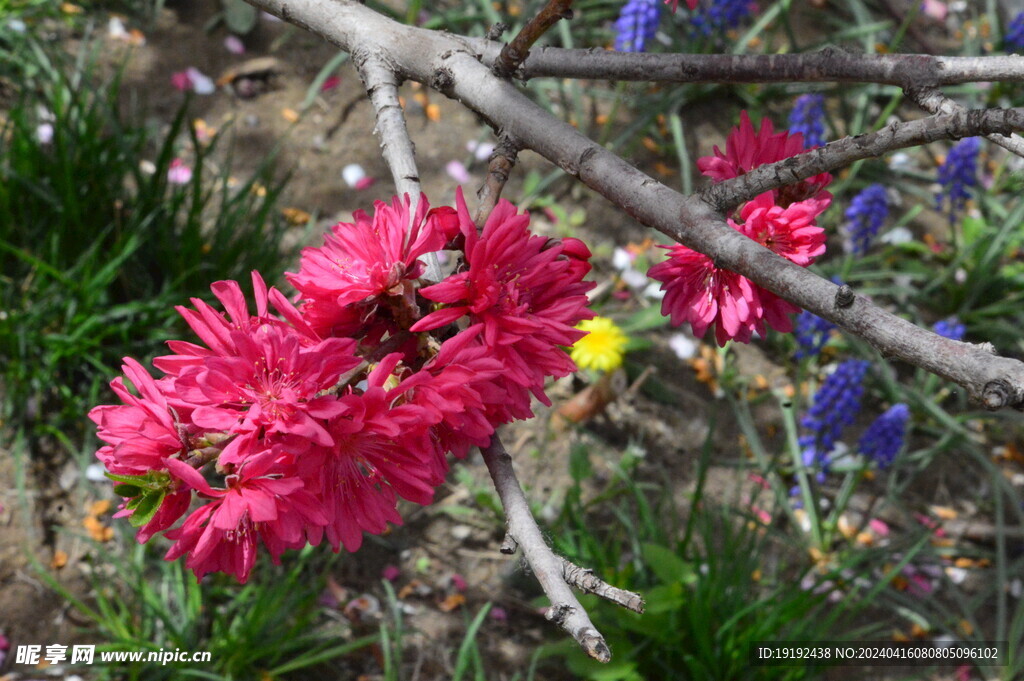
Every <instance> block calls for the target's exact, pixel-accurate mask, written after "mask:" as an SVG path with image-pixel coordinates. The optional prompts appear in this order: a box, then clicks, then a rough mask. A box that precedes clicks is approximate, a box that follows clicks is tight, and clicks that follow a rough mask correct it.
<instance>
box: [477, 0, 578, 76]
mask: <svg viewBox="0 0 1024 681" xmlns="http://www.w3.org/2000/svg"><path fill="white" fill-rule="evenodd" d="M560 19H572V0H548V4H546V5H544V9H542V10H541V11H540V12H539V13H538V14H537V16H535V17H534V18H533V19H530V21H529V22H528V23H527V24H526V26H523V28H522V30H520V31H519V33H518V34H517V35H516V37H515V38H513V39H512V42H510V43H509V44H508V45H505V46H504V47H502V48H501V52H499V53H498V58H497V59H496V60H495V61H494V73H495V75H497V76H498V77H499V78H508V77H509V76H511V75H512V74H513V73H514V72H515V70H516V69H517V68H519V65H520V64H522V63H523V60H524V59H526V58H527V57H529V56H530V48H531V47H533V44H534V43H535V42H537V40H538V39H539V38H540V37H541V36H542V35H544V33H545V32H547V30H548V29H549V28H551V27H552V26H554V25H555V24H557V23H558V21H559V20H560Z"/></svg>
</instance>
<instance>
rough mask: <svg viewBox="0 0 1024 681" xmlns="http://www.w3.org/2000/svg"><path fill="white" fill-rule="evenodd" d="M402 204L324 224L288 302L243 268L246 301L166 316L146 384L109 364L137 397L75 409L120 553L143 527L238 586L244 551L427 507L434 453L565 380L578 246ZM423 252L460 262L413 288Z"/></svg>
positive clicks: (465, 447) (582, 258) (489, 429)
mask: <svg viewBox="0 0 1024 681" xmlns="http://www.w3.org/2000/svg"><path fill="white" fill-rule="evenodd" d="M419 205H420V208H419V209H418V210H417V211H416V212H415V214H412V211H410V209H409V201H408V200H407V199H406V200H405V201H399V200H398V199H394V200H393V201H392V202H391V203H390V204H386V203H382V202H378V203H377V205H376V210H375V212H374V215H373V216H372V217H371V216H368V215H366V214H365V213H362V212H357V213H356V215H355V221H354V222H353V223H341V224H339V225H336V226H335V227H334V228H333V230H332V233H331V234H330V235H328V237H327V239H326V242H325V245H324V246H323V247H322V248H319V249H307V250H306V251H305V252H304V253H303V262H302V267H301V268H300V270H299V272H298V273H294V274H292V275H290V277H291V279H292V280H293V282H294V283H295V285H296V287H297V288H298V289H299V291H300V294H299V297H298V298H297V299H296V301H294V302H293V301H290V300H288V299H287V298H286V297H285V296H284V295H283V294H282V293H281V292H280V291H278V290H277V289H275V288H271V287H268V286H267V285H266V283H265V282H264V281H263V279H262V277H261V276H260V275H259V274H258V273H255V272H254V273H253V275H252V285H253V292H254V298H255V309H253V306H251V305H250V303H249V301H247V299H246V296H245V295H244V294H243V292H242V288H241V286H240V285H239V284H238V283H237V282H234V281H221V282H216V283H215V284H213V285H212V286H211V290H212V291H213V293H214V296H215V297H216V298H217V301H218V302H219V304H220V306H219V307H215V306H213V305H210V304H208V303H206V302H204V301H202V300H199V299H193V300H192V307H191V308H186V307H179V308H178V311H179V312H180V313H181V315H182V316H183V317H184V319H185V320H186V321H187V322H188V324H189V326H190V327H192V330H193V331H194V332H195V333H196V335H197V336H198V339H199V342H195V343H194V342H188V341H180V340H176V341H169V342H168V346H169V348H170V350H171V352H170V354H167V355H164V356H162V357H158V358H156V359H155V360H154V365H155V366H156V367H157V368H158V369H160V370H162V371H163V372H164V374H165V376H164V377H163V378H158V379H154V378H153V377H152V376H150V374H149V373H148V372H146V370H145V369H143V368H142V367H141V365H139V364H138V363H137V362H134V361H133V360H126V362H125V366H124V372H125V376H126V378H127V379H129V380H130V381H131V382H132V383H133V384H134V385H135V388H136V390H137V391H138V394H135V393H133V392H130V391H129V390H128V389H127V388H126V387H125V384H124V380H123V379H116V380H115V381H114V382H113V383H112V387H113V388H114V390H115V392H116V393H117V394H118V396H120V398H121V400H122V402H123V404H121V405H107V406H101V407H97V408H95V409H94V410H92V412H90V416H91V417H92V418H93V420H94V421H95V422H96V423H97V426H98V428H99V434H100V437H101V439H103V440H104V441H105V442H106V443H107V444H106V445H105V446H104V447H103V448H101V449H100V451H99V452H98V456H99V458H100V459H101V460H102V461H103V462H104V463H105V464H106V466H107V468H108V470H109V471H110V472H111V475H112V477H113V478H114V479H115V481H117V482H118V483H119V485H120V486H119V487H117V488H115V491H117V492H118V493H119V494H121V496H122V497H123V499H124V501H123V502H122V508H121V510H120V511H119V512H118V514H117V515H118V516H120V517H124V516H128V517H129V519H130V521H131V522H132V524H133V525H135V526H136V527H139V531H138V535H137V538H138V540H139V541H140V542H144V541H147V540H148V539H150V538H151V537H152V536H154V535H155V534H156V533H158V532H163V533H165V535H166V536H167V537H168V538H169V539H171V540H172V541H173V542H174V544H173V546H172V547H171V549H170V551H169V552H168V554H167V556H166V557H167V559H169V560H171V559H176V558H182V559H183V560H184V561H185V564H186V566H188V567H189V568H190V569H192V570H193V571H194V572H195V573H196V575H197V576H198V577H202V576H203V575H205V574H206V573H209V572H213V571H221V572H226V573H229V574H233V575H234V576H235V577H236V578H237V579H238V580H239V581H245V580H246V579H248V577H249V574H250V572H251V570H252V568H253V565H254V564H255V560H256V555H257V553H258V552H259V551H260V550H266V551H268V552H269V553H270V554H271V557H272V558H273V559H274V560H275V561H276V560H278V559H279V558H280V556H281V554H282V552H283V551H285V550H287V549H293V548H299V547H301V546H304V545H305V544H307V543H308V544H313V545H317V544H319V543H321V542H322V541H324V540H325V539H326V541H327V543H329V544H330V545H331V546H332V548H333V549H334V550H336V551H337V550H340V549H341V548H342V547H344V548H345V549H347V550H350V551H354V550H356V549H358V548H359V546H360V545H361V543H362V538H363V535H364V533H367V532H369V533H381V532H384V531H385V530H386V529H387V527H388V524H389V523H390V524H401V522H402V518H401V516H400V514H399V512H398V506H397V505H398V501H399V500H400V499H405V500H408V501H412V502H414V503H419V504H429V503H430V502H431V501H432V499H433V493H434V489H435V488H436V487H437V485H439V484H441V483H442V482H443V481H444V478H445V475H446V473H447V471H448V455H449V454H452V455H454V456H455V457H463V456H465V455H466V454H467V453H468V451H469V448H470V447H471V446H474V445H476V446H486V445H487V444H488V443H489V442H490V439H491V436H492V435H493V433H494V429H495V428H496V427H497V426H498V425H500V424H502V423H506V422H508V421H511V420H513V419H516V418H526V417H528V416H531V415H532V413H531V410H530V396H531V394H534V395H536V396H538V397H539V398H540V399H542V400H546V397H545V396H544V392H543V387H544V381H545V380H546V379H547V378H549V377H552V376H563V375H565V374H567V373H568V372H570V371H573V370H574V369H575V365H574V364H573V363H572V361H571V359H570V358H569V356H568V354H567V353H566V351H565V349H564V348H565V347H566V346H569V345H571V344H572V343H573V342H574V341H575V340H576V339H577V338H578V337H579V336H580V335H581V332H579V331H577V330H576V329H574V328H573V327H574V326H575V325H576V324H577V323H578V322H579V321H580V320H581V319H585V318H589V317H590V316H591V314H592V313H590V311H589V310H588V309H587V307H586V305H587V296H586V292H587V290H588V289H589V288H590V287H591V286H592V284H590V283H587V282H584V281H583V277H584V276H585V275H586V274H587V272H588V271H589V269H590V265H589V263H588V262H587V259H588V258H589V256H590V252H589V250H588V249H587V248H586V246H585V245H583V243H582V242H580V241H578V240H576V239H564V240H558V239H548V238H545V237H541V236H535V235H533V234H531V233H530V231H529V228H528V224H529V216H528V215H525V214H524V215H520V214H519V213H518V211H516V209H515V208H514V207H513V206H512V205H511V204H509V203H508V202H502V203H501V204H499V206H498V207H497V209H496V210H495V211H494V213H493V215H492V218H491V220H489V221H488V224H487V225H486V226H485V227H484V230H483V233H482V234H478V233H477V231H476V228H475V226H474V225H473V223H472V220H471V219H470V217H469V211H468V210H467V208H466V205H465V202H464V200H463V199H462V195H461V193H459V195H458V202H457V208H451V207H447V206H443V207H440V208H435V209H433V210H430V209H429V206H428V204H427V202H426V200H425V199H423V200H422V201H421V202H420V204H419ZM442 248H450V249H454V250H461V251H462V263H463V265H462V266H461V269H459V270H457V271H456V272H455V273H454V274H452V275H450V276H448V277H447V278H446V279H444V280H443V281H441V282H440V283H437V284H434V285H428V284H430V282H424V281H422V280H421V275H422V274H423V269H424V267H423V265H422V264H421V263H420V262H419V257H420V256H422V255H423V254H425V253H430V252H432V251H437V250H440V249H442ZM432 304H436V305H435V307H434V309H432V310H431V309H430V308H431V305H432ZM454 321H462V322H464V323H461V324H459V325H455V324H452V322H454ZM385 347H386V348H387V352H388V354H386V355H385V356H383V357H380V355H381V354H383V352H382V351H383V348H385ZM197 499H198V500H200V501H201V502H202V503H201V504H200V505H199V506H198V507H195V506H194V502H195V501H196V500H197ZM190 508H193V510H192V512H191V513H189V509H190ZM183 516H186V517H185V519H184V521H183V522H182V523H181V524H180V525H179V526H177V527H173V526H174V525H175V523H177V522H178V521H179V520H180V519H181V518H182V517H183ZM261 547H262V549H261Z"/></svg>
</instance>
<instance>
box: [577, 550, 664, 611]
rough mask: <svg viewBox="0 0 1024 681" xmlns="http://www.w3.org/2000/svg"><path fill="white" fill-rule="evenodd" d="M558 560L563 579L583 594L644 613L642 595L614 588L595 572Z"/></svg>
mask: <svg viewBox="0 0 1024 681" xmlns="http://www.w3.org/2000/svg"><path fill="white" fill-rule="evenodd" d="M558 560H559V561H561V563H562V579H564V580H565V581H566V583H567V584H570V585H572V586H574V587H576V588H577V589H579V590H580V591H582V592H583V593H587V594H595V595H597V596H600V597H601V598H603V599H605V600H607V601H611V602H612V603H615V604H616V605H620V606H622V607H623V608H626V609H627V610H632V611H633V612H638V613H641V614H642V613H643V611H644V605H645V604H644V599H643V598H641V597H640V594H635V593H633V592H632V591H626V590H625V589H620V588H618V587H617V586H612V585H611V584H609V583H607V582H606V581H604V580H603V579H601V578H600V577H598V576H597V575H595V574H594V571H593V570H591V569H589V568H582V567H580V566H579V565H576V564H575V563H571V562H569V561H568V560H566V559H565V558H563V557H562V556H558Z"/></svg>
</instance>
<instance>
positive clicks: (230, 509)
mask: <svg viewBox="0 0 1024 681" xmlns="http://www.w3.org/2000/svg"><path fill="white" fill-rule="evenodd" d="M170 463H171V467H172V471H173V472H174V473H175V474H176V475H177V476H179V477H180V478H182V479H183V480H186V481H187V482H188V484H189V485H190V486H191V487H193V488H194V489H196V490H198V491H199V492H201V493H202V494H203V495H205V496H207V497H209V498H211V499H212V501H211V502H209V503H207V504H205V505H204V506H201V507H200V508H199V509H197V510H196V511H195V512H193V513H192V514H191V515H190V516H189V517H188V518H187V519H186V520H185V523H184V524H183V525H182V526H181V527H180V528H178V529H175V530H170V531H168V532H167V533H166V536H167V538H168V539H171V540H174V541H175V543H174V545H173V546H171V548H170V550H168V552H167V555H166V556H165V558H166V559H167V560H174V559H176V558H179V557H181V556H187V557H186V559H185V566H186V567H188V568H189V569H191V570H193V571H194V572H195V573H196V578H197V579H201V578H202V577H203V575H205V574H206V573H208V572H214V571H220V572H225V573H228V574H233V575H235V577H236V578H237V579H238V581H239V582H242V583H245V581H246V580H247V579H248V578H249V571H250V570H252V567H253V565H254V564H255V561H256V540H257V538H260V539H262V541H263V544H264V545H265V546H266V547H267V550H268V551H269V552H270V554H271V557H272V558H273V560H274V562H279V560H280V556H281V554H282V553H283V552H284V551H285V549H289V548H299V547H301V546H303V545H304V544H305V543H306V540H307V532H308V531H309V530H310V528H315V527H322V526H323V525H324V524H326V522H327V517H326V515H325V514H324V512H323V511H322V510H321V509H320V506H319V503H318V501H317V499H316V498H314V497H313V496H312V495H311V494H309V492H307V491H306V490H304V489H303V483H302V481H301V480H299V479H297V478H295V477H291V476H287V475H285V473H286V471H284V470H283V469H282V468H281V466H280V464H279V463H278V462H277V457H276V455H275V454H274V453H273V452H270V451H268V452H265V453H263V454H261V455H259V456H256V457H252V458H250V459H249V460H248V462H247V463H246V465H245V466H242V467H241V472H240V474H238V475H230V476H228V478H227V479H226V481H225V488H223V489H215V488H213V487H211V486H210V485H209V484H208V483H207V482H206V480H205V479H204V478H203V476H202V475H200V473H199V471H197V470H195V469H194V468H192V467H191V466H189V465H188V464H186V463H184V462H181V461H177V460H174V461H171V462H170Z"/></svg>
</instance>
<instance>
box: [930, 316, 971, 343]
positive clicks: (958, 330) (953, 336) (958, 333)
mask: <svg viewBox="0 0 1024 681" xmlns="http://www.w3.org/2000/svg"><path fill="white" fill-rule="evenodd" d="M932 331H934V332H935V333H937V334H939V335H940V336H942V337H943V338H948V339H950V340H955V341H958V340H963V339H964V334H965V333H967V327H965V326H964V325H963V323H962V322H961V321H960V320H959V319H957V318H956V317H955V316H953V317H947V318H946V319H940V320H939V321H937V322H935V326H933V327H932Z"/></svg>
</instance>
